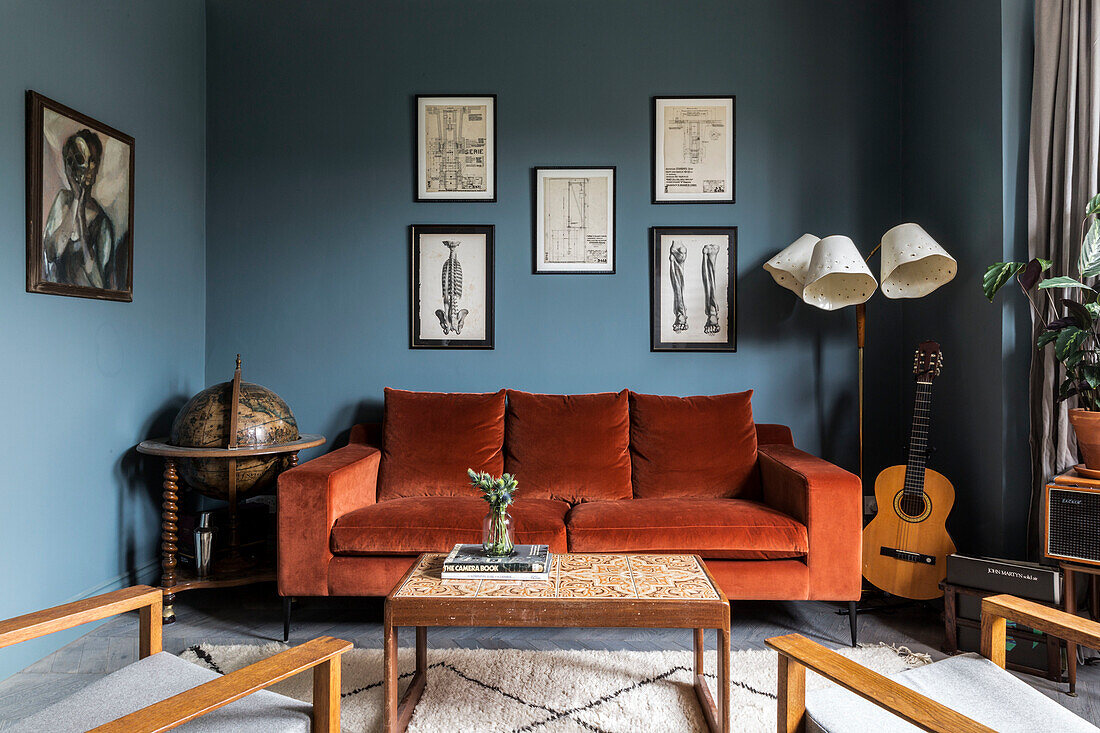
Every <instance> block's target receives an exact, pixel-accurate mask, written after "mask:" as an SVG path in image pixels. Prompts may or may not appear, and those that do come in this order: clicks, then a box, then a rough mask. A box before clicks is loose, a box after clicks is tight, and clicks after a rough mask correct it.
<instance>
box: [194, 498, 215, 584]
mask: <svg viewBox="0 0 1100 733" xmlns="http://www.w3.org/2000/svg"><path fill="white" fill-rule="evenodd" d="M213 560H214V528H213V527H212V526H211V517H210V512H202V513H201V514H199V523H198V526H196V527H195V574H196V575H198V576H199V577H200V578H205V577H207V576H208V575H210V564H211V563H212V562H213Z"/></svg>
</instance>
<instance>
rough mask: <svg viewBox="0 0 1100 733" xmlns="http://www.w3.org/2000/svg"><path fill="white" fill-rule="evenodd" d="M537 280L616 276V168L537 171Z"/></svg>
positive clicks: (535, 171) (535, 251) (535, 254)
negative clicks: (562, 276) (569, 275)
mask: <svg viewBox="0 0 1100 733" xmlns="http://www.w3.org/2000/svg"><path fill="white" fill-rule="evenodd" d="M534 178H535V181H534V185H535V202H534V203H535V216H534V219H535V238H534V267H533V268H532V269H533V271H534V273H535V274H545V273H559V274H560V273H573V274H580V273H605V274H613V273H614V272H615V168H614V166H610V167H599V168H579V167H563V168H535V169H534Z"/></svg>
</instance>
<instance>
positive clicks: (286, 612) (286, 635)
mask: <svg viewBox="0 0 1100 733" xmlns="http://www.w3.org/2000/svg"><path fill="white" fill-rule="evenodd" d="M293 603H294V599H293V598H291V597H290V596H283V641H290V606H291V604H293ZM853 628H855V627H853ZM852 633H853V634H854V633H855V632H854V631H853V632H852ZM852 638H853V639H854V638H855V637H854V636H853V637H852Z"/></svg>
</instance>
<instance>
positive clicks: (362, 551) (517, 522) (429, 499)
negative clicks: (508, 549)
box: [332, 496, 569, 555]
mask: <svg viewBox="0 0 1100 733" xmlns="http://www.w3.org/2000/svg"><path fill="white" fill-rule="evenodd" d="M568 511H569V505H568V504H566V503H565V502H564V501H554V500H552V499H517V500H516V501H515V502H514V503H513V504H512V506H511V507H510V508H509V509H508V513H509V514H510V515H511V516H512V526H513V527H514V528H515V538H516V544H524V545H549V546H550V551H551V552H565V551H566V539H565V514H566V512H568ZM488 512H489V505H488V504H486V503H485V501H484V500H483V499H476V498H473V497H466V496H453V497H439V496H422V497H415V498H405V499H390V500H388V501H380V502H378V503H377V504H371V505H370V506H365V507H363V508H362V509H356V510H355V511H353V512H350V513H348V514H345V515H344V516H342V517H340V518H339V519H337V520H336V524H335V525H333V527H332V552H333V553H334V554H336V555H415V554H417V553H421V552H449V551H450V550H451V548H452V547H454V546H455V545H456V544H458V543H464V544H476V543H480V542H481V523H482V521H483V520H484V519H485V515H486V514H487V513H488Z"/></svg>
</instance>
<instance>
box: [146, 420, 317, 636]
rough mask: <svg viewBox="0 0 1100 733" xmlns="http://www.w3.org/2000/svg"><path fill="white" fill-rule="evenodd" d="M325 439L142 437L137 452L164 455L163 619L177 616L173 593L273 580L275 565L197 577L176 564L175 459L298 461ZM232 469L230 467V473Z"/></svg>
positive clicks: (162, 532)
mask: <svg viewBox="0 0 1100 733" xmlns="http://www.w3.org/2000/svg"><path fill="white" fill-rule="evenodd" d="M324 442H325V436H323V435H310V434H305V435H302V436H301V437H300V438H299V439H298V440H295V441H292V442H290V443H279V444H273V445H264V446H259V447H248V446H242V447H240V448H186V447H182V446H178V445H169V443H168V439H167V438H160V439H157V440H144V441H142V442H141V444H140V445H138V447H137V450H138V453H144V454H146V455H151V456H161V457H162V458H164V503H163V504H162V506H161V535H160V556H161V560H160V569H161V576H160V588H161V591H162V592H163V593H164V605H163V609H162V615H163V621H164V623H166V624H170V623H172V622H174V621H175V620H176V613H175V611H174V610H173V609H172V603H173V602H174V601H175V600H176V593H182V592H183V591H185V590H195V589H196V588H228V587H230V586H237V585H249V584H251V583H262V582H264V581H270V580H275V568H274V566H273V565H271V564H267V565H262V564H261V565H257V566H255V567H248V566H242V567H235V568H232V569H230V570H229V571H228V572H221V573H219V572H217V569H216V568H215V571H214V572H212V573H211V574H210V575H209V576H208V577H205V578H200V577H198V576H197V575H195V574H193V573H191V572H190V571H188V570H184V569H183V568H178V567H177V565H178V560H177V554H178V553H179V546H178V545H177V542H178V541H179V525H178V523H179V490H180V486H179V471H178V470H177V462H178V461H179V460H181V459H184V458H217V459H224V460H234V459H236V458H246V457H248V456H267V455H275V454H279V453H286V454H289V455H288V458H289V461H288V463H289V465H290V466H294V465H296V464H297V463H298V451H303V450H305V449H306V448H316V447H317V446H319V445H322V444H323V443H324ZM233 474H234V471H233V470H230V475H233Z"/></svg>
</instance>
